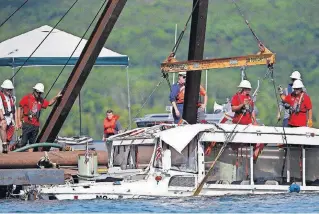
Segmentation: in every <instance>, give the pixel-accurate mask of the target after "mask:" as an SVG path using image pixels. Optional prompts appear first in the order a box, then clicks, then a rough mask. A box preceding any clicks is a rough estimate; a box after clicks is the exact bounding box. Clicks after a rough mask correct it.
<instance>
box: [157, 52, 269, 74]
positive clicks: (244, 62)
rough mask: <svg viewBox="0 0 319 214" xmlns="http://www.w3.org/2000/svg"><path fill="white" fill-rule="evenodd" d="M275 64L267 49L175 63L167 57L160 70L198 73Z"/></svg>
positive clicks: (171, 58) (174, 60)
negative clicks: (238, 54)
mask: <svg viewBox="0 0 319 214" xmlns="http://www.w3.org/2000/svg"><path fill="white" fill-rule="evenodd" d="M274 63H275V54H274V53H272V52H271V51H270V50H268V49H267V48H265V47H264V48H263V49H262V52H258V53H257V54H252V55H247V56H237V57H227V58H215V59H204V60H190V61H177V60H176V59H175V58H173V57H171V56H170V57H168V59H167V60H165V61H164V62H163V63H161V70H162V72H165V73H174V72H182V71H184V72H185V71H200V70H206V69H207V70H208V69H215V68H233V67H242V66H254V65H268V64H274Z"/></svg>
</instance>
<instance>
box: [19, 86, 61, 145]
mask: <svg viewBox="0 0 319 214" xmlns="http://www.w3.org/2000/svg"><path fill="white" fill-rule="evenodd" d="M43 93H44V85H43V84H42V83H37V84H36V85H35V86H34V87H33V93H31V94H27V95H25V96H24V97H22V99H21V100H20V102H19V108H18V116H17V125H18V128H22V139H21V141H20V142H19V143H18V144H17V148H20V147H23V146H25V145H26V144H27V143H28V142H29V144H33V143H35V141H36V137H37V135H38V132H39V127H40V115H41V110H42V109H46V108H47V107H48V106H52V105H53V104H54V103H55V102H56V101H57V99H58V98H59V97H61V96H62V95H61V92H59V93H58V94H57V95H56V96H55V97H53V98H52V99H51V100H50V101H48V100H46V99H44V98H42V95H43Z"/></svg>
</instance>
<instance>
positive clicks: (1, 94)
mask: <svg viewBox="0 0 319 214" xmlns="http://www.w3.org/2000/svg"><path fill="white" fill-rule="evenodd" d="M1 88H2V90H1V91H0V98H1V99H0V110H1V111H0V120H1V123H0V125H1V127H0V134H1V140H2V146H1V149H2V152H3V153H8V145H9V144H10V141H11V140H12V137H13V134H14V129H15V127H14V126H15V124H16V121H17V118H16V116H17V115H16V113H15V112H16V106H15V102H16V98H15V97H14V96H13V95H12V91H13V89H14V86H13V84H12V82H11V80H8V79H7V80H5V81H3V83H2V85H1Z"/></svg>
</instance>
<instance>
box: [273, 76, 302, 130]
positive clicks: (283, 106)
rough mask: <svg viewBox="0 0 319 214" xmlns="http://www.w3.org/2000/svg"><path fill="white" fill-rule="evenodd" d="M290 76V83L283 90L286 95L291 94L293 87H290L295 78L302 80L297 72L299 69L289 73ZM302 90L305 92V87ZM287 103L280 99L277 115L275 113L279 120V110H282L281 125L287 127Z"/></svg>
mask: <svg viewBox="0 0 319 214" xmlns="http://www.w3.org/2000/svg"><path fill="white" fill-rule="evenodd" d="M290 78H291V83H289V84H288V86H287V88H285V89H284V90H283V93H284V95H285V96H287V95H288V94H291V93H292V92H293V89H292V85H293V83H294V81H295V80H302V79H301V74H300V73H299V71H294V72H292V73H291V75H290ZM303 92H306V88H303ZM289 107H290V106H289V104H287V103H285V102H283V101H281V102H280V105H279V112H278V115H277V119H278V121H279V120H280V118H281V112H282V111H284V119H283V122H282V125H283V126H284V127H288V120H289V116H290V115H289V112H290V111H289Z"/></svg>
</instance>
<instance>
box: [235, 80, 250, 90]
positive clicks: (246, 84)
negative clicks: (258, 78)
mask: <svg viewBox="0 0 319 214" xmlns="http://www.w3.org/2000/svg"><path fill="white" fill-rule="evenodd" d="M238 87H239V88H251V84H250V82H249V81H248V80H243V81H241V82H240V84H239V86H238Z"/></svg>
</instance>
